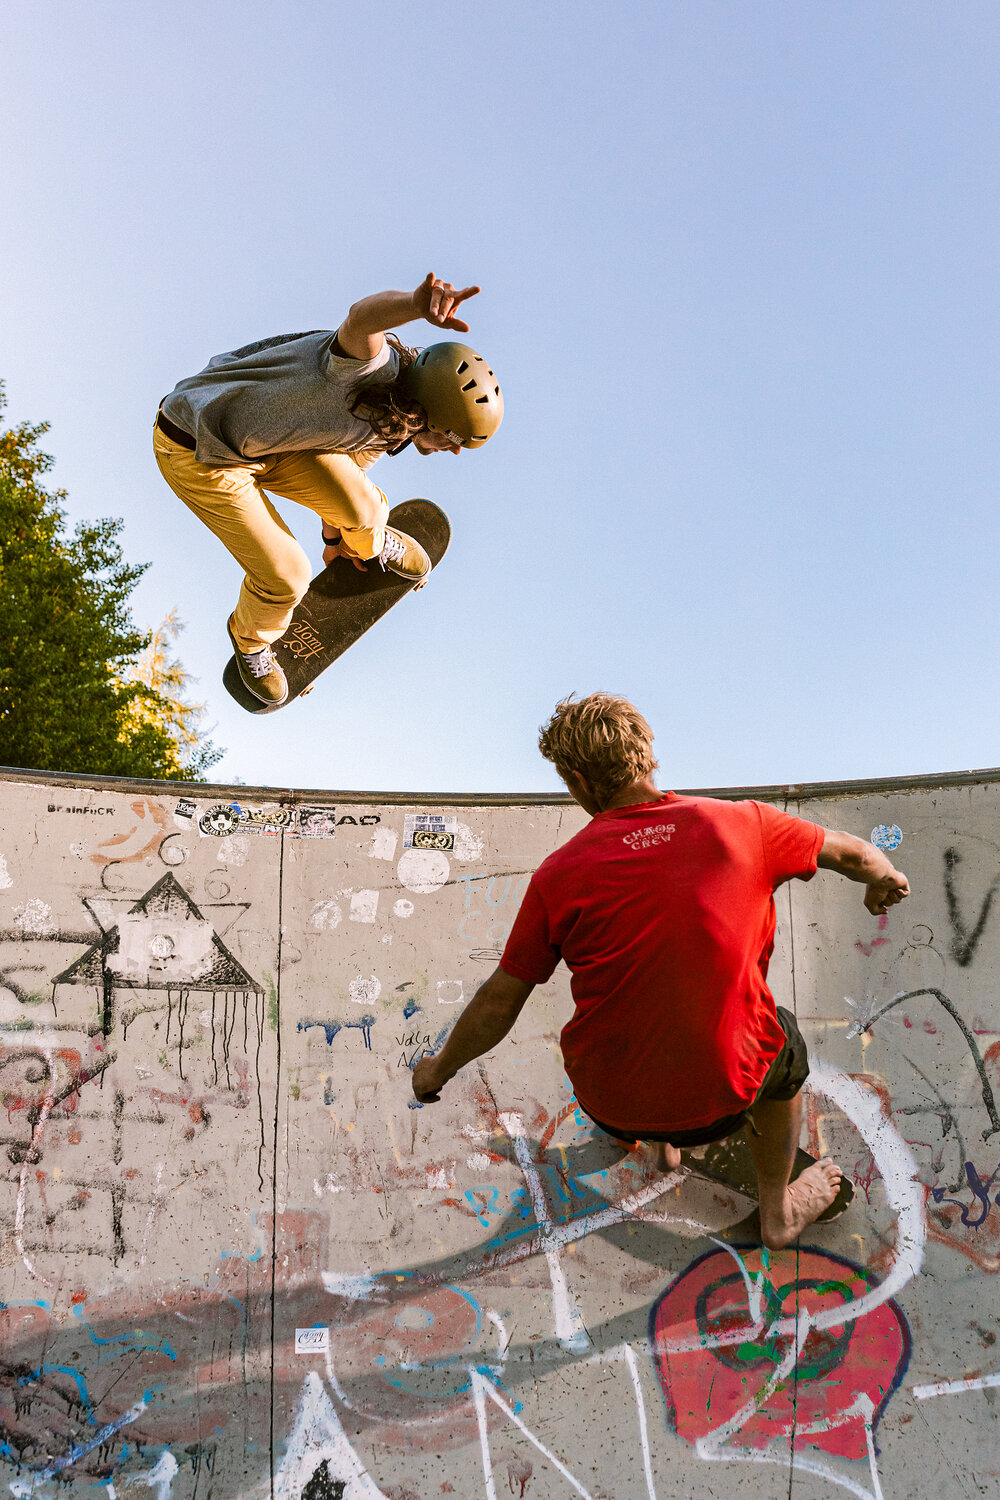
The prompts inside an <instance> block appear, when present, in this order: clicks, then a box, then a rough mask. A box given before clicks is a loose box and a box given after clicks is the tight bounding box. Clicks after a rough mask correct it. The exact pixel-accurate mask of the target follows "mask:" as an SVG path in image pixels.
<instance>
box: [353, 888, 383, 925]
mask: <svg viewBox="0 0 1000 1500" xmlns="http://www.w3.org/2000/svg"><path fill="white" fill-rule="evenodd" d="M378 897H379V893H378V891H355V892H354V894H353V896H352V897H351V921H352V922H374V921H375V918H376V916H377V915H378Z"/></svg>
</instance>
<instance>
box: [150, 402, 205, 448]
mask: <svg viewBox="0 0 1000 1500" xmlns="http://www.w3.org/2000/svg"><path fill="white" fill-rule="evenodd" d="M156 425H157V427H158V428H159V429H160V431H161V432H162V433H164V434H165V435H166V436H167V437H168V438H170V440H171V442H174V443H180V445H181V447H182V448H188V449H189V450H190V451H191V452H192V453H193V452H194V450H195V448H196V447H197V446H198V445H197V443H196V442H195V440H194V438H193V437H192V436H191V434H190V433H189V432H185V431H184V428H183V427H178V426H177V423H176V422H171V420H170V418H169V417H165V416H164V415H163V408H162V407H161V408H160V410H159V411H158V412H157V413H156Z"/></svg>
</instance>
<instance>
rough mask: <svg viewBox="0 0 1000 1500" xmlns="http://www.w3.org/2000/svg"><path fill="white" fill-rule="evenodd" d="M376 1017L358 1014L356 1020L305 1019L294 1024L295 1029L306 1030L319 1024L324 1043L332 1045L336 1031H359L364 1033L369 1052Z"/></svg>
mask: <svg viewBox="0 0 1000 1500" xmlns="http://www.w3.org/2000/svg"><path fill="white" fill-rule="evenodd" d="M376 1019H377V1017H375V1016H372V1015H366V1016H359V1017H358V1019H357V1020H356V1021H307V1020H302V1021H300V1022H299V1023H298V1025H297V1026H296V1028H295V1029H296V1031H308V1030H309V1029H310V1027H312V1026H319V1027H320V1029H321V1030H322V1031H323V1033H324V1035H325V1036H326V1045H327V1046H328V1047H330V1046H332V1045H333V1039H334V1037H335V1036H336V1035H337V1032H338V1031H360V1032H362V1033H363V1034H364V1039H365V1046H366V1047H367V1048H368V1051H369V1052H370V1051H371V1050H372V1027H373V1026H374V1025H375V1021H376Z"/></svg>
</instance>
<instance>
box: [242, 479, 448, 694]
mask: <svg viewBox="0 0 1000 1500" xmlns="http://www.w3.org/2000/svg"><path fill="white" fill-rule="evenodd" d="M389 524H390V526H394V527H395V528H396V529H397V530H398V531H405V532H406V534H407V536H412V537H413V539H414V541H417V542H419V543H420V545H421V547H423V549H424V551H425V552H426V553H427V555H428V556H429V557H430V560H431V566H432V569H433V568H436V567H437V565H438V563H439V562H440V561H441V559H442V557H444V554H445V553H446V552H447V550H448V543H449V542H450V541H451V523H450V521H449V520H448V517H447V516H446V515H445V513H444V511H443V510H441V509H440V508H439V507H438V506H436V505H435V504H433V502H432V501H430V500H404V501H403V503H402V504H401V505H397V506H396V507H395V508H394V509H393V510H391V511H390V512H389ZM417 586H418V585H417V584H416V583H415V582H414V581H413V580H412V579H408V578H400V577H399V575H398V574H397V573H390V572H389V571H388V570H385V571H383V569H382V568H380V567H379V565H378V563H377V562H370V563H369V564H368V566H367V568H366V569H365V571H364V572H363V573H362V572H361V571H360V570H359V569H358V568H355V567H354V565H353V564H352V563H351V562H350V561H349V560H348V559H347V558H345V557H336V558H334V560H333V562H332V563H330V564H329V566H328V567H325V568H324V569H323V571H322V573H317V575H316V577H315V578H314V579H313V581H312V583H311V584H310V585H309V590H308V592H307V594H306V595H305V597H304V598H303V599H302V601H301V602H300V603H299V604H298V606H297V607H296V610H295V613H294V614H293V616H292V621H291V624H290V625H289V627H288V629H287V630H286V631H285V633H284V635H283V636H282V637H281V639H280V640H279V641H275V643H274V645H273V646H272V648H271V649H272V650H273V652H274V654H275V656H276V657H277V660H278V664H279V666H280V667H281V669H282V671H283V672H284V674H285V677H286V678H287V680H288V697H287V698H286V699H285V701H284V703H262V702H261V701H260V699H259V698H255V697H254V695H253V694H252V693H251V692H250V691H249V690H248V689H247V688H246V687H245V686H244V683H243V679H242V678H241V676H240V674H239V669H238V668H237V665H236V658H235V657H232V656H231V657H230V658H229V661H228V662H227V663H226V668H225V671H224V672H223V674H222V681H223V684H224V686H225V688H226V691H227V692H228V693H229V694H230V696H231V697H233V698H235V699H236V702H237V703H238V704H239V705H240V707H241V708H245V709H246V710H247V712H248V713H251V714H273V713H276V712H277V710H278V709H280V708H285V707H286V706H287V705H288V704H289V703H291V702H292V700H293V699H294V698H301V697H302V696H303V694H304V693H308V692H310V691H311V690H312V687H313V684H314V683H315V681H316V678H317V677H318V676H319V674H320V673H321V672H324V671H325V670H326V668H327V667H328V666H329V665H330V663H331V662H333V661H336V660H337V657H338V656H342V655H343V654H344V652H345V651H346V650H347V648H348V647H349V646H353V645H354V642H355V641H357V640H360V639H361V637H362V636H363V635H364V633H365V631H366V630H370V629H371V627H372V626H373V625H374V624H375V622H376V620H380V619H381V618H382V616H383V615H384V614H386V613H387V612H388V611H389V610H390V609H392V606H393V605H394V604H398V603H399V601H400V599H402V597H403V595H404V594H408V593H410V592H411V590H412V589H414V588H416V587H417Z"/></svg>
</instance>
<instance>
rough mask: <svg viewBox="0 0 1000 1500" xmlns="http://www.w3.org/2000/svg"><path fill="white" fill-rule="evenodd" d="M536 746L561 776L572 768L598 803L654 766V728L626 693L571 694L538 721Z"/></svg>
mask: <svg viewBox="0 0 1000 1500" xmlns="http://www.w3.org/2000/svg"><path fill="white" fill-rule="evenodd" d="M538 748H539V750H540V751H541V752H542V754H543V755H544V757H545V759H546V760H550V761H551V762H552V764H553V765H554V766H555V768H556V770H557V771H558V772H559V775H560V776H561V777H562V778H563V780H564V781H566V780H567V779H568V778H567V774H566V773H567V772H569V771H577V772H579V773H580V774H581V775H582V776H583V777H584V778H585V780H586V781H587V783H588V785H589V786H590V787H591V789H592V790H593V793H594V795H595V797H596V798H597V800H598V802H599V803H600V805H601V806H602V807H606V806H607V804H608V803H609V802H610V801H611V799H612V798H613V797H614V795H615V793H616V792H619V791H621V789H622V787H623V786H627V785H628V784H629V782H631V781H638V780H639V779H640V778H641V777H643V776H648V775H649V774H650V772H651V771H655V770H656V768H657V766H658V764H659V762H658V761H657V759H656V757H655V756H654V754H653V731H652V730H651V729H650V727H649V725H648V724H647V723H646V720H645V719H644V718H643V717H642V714H641V713H640V712H639V710H638V709H637V708H635V707H634V706H633V705H632V704H631V703H630V702H629V701H628V699H627V698H617V697H615V696H614V694H613V693H589V694H588V695H587V697H586V698H579V699H578V698H577V697H576V694H575V693H571V694H570V695H569V697H568V698H563V700H562V702H561V703H557V704H556V708H555V712H554V713H553V715H552V717H551V719H550V720H549V722H548V723H547V724H543V725H542V727H541V730H540V732H539V736H538Z"/></svg>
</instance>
